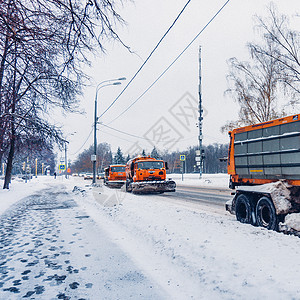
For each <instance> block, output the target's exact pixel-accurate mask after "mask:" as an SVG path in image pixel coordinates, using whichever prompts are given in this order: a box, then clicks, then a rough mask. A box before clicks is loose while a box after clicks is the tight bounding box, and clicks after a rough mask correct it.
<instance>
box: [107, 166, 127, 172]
mask: <svg viewBox="0 0 300 300" xmlns="http://www.w3.org/2000/svg"><path fill="white" fill-rule="evenodd" d="M110 171H111V172H125V167H111V170H110Z"/></svg>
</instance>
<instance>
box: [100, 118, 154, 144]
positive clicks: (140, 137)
mask: <svg viewBox="0 0 300 300" xmlns="http://www.w3.org/2000/svg"><path fill="white" fill-rule="evenodd" d="M100 125H102V126H104V127H107V128H109V129H111V130H114V131H117V132H119V133H123V134H125V135H128V136H131V137H135V138H138V139H143V140H146V141H152V142H154V141H153V140H150V139H147V138H144V137H143V136H138V135H134V134H130V133H127V132H125V131H122V130H119V129H116V128H113V127H110V126H108V125H105V124H103V123H100Z"/></svg>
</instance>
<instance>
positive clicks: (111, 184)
mask: <svg viewBox="0 0 300 300" xmlns="http://www.w3.org/2000/svg"><path fill="white" fill-rule="evenodd" d="M125 183H126V181H125V180H113V181H105V183H104V184H105V185H106V186H107V187H110V188H116V189H119V188H121V187H122V186H123V185H124V184H125Z"/></svg>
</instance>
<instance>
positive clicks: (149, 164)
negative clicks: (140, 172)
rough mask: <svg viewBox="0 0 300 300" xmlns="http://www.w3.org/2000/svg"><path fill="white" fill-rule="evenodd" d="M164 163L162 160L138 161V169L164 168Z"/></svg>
mask: <svg viewBox="0 0 300 300" xmlns="http://www.w3.org/2000/svg"><path fill="white" fill-rule="evenodd" d="M163 167H164V163H163V162H162V161H143V162H139V163H138V169H162V168H163Z"/></svg>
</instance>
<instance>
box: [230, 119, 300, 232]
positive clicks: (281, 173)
mask: <svg viewBox="0 0 300 300" xmlns="http://www.w3.org/2000/svg"><path fill="white" fill-rule="evenodd" d="M229 135H230V145H229V151H228V174H230V183H229V187H230V188H232V189H235V188H236V187H238V188H237V189H236V192H235V196H234V198H233V199H232V200H230V201H228V202H227V203H226V209H227V210H228V211H229V212H231V213H233V214H235V215H236V218H237V220H239V221H241V222H243V223H250V224H253V225H257V226H261V227H266V228H268V229H272V230H277V229H278V225H279V222H281V223H284V219H285V217H286V216H287V215H288V214H291V213H299V212H300V114H297V115H293V116H289V117H284V118H280V119H277V120H272V121H267V122H264V123H260V124H255V125H250V126H246V127H241V128H237V129H234V130H233V131H231V132H229Z"/></svg>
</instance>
